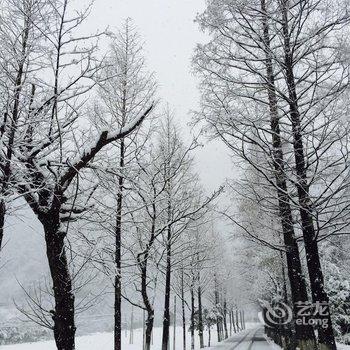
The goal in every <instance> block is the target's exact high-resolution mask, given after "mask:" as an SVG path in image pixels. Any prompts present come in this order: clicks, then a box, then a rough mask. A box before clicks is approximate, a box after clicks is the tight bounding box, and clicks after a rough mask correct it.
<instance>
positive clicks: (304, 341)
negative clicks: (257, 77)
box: [261, 0, 315, 349]
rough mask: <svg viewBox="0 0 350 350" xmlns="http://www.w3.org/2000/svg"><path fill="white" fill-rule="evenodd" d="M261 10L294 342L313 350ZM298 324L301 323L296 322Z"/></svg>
mask: <svg viewBox="0 0 350 350" xmlns="http://www.w3.org/2000/svg"><path fill="white" fill-rule="evenodd" d="M261 10H262V14H263V30H264V45H265V51H266V72H267V81H268V86H267V89H268V99H269V107H270V115H271V121H270V125H271V131H272V143H273V149H274V152H273V158H274V167H275V174H276V175H275V178H276V184H277V196H278V205H279V213H280V217H281V221H282V232H283V241H284V245H285V247H286V260H287V270H288V278H289V282H290V286H291V293H292V304H293V314H294V318H295V331H296V342H297V344H298V345H299V347H300V349H308V348H314V347H315V335H314V332H313V329H312V327H311V326H308V325H303V322H302V320H301V319H300V317H299V316H298V308H297V305H298V304H297V303H298V302H307V301H308V296H307V289H306V282H305V279H304V276H303V273H302V267H301V259H300V254H299V248H298V244H297V242H296V239H295V232H294V226H293V216H292V209H291V206H290V200H289V197H288V188H287V181H286V175H285V168H284V154H283V149H282V140H281V132H280V122H279V114H278V104H277V96H276V88H275V77H274V72H273V64H272V57H271V48H270V34H269V25H268V15H267V9H266V1H265V0H261ZM299 321H300V322H299Z"/></svg>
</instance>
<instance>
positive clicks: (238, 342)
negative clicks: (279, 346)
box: [213, 328, 276, 350]
mask: <svg viewBox="0 0 350 350" xmlns="http://www.w3.org/2000/svg"><path fill="white" fill-rule="evenodd" d="M214 349H215V350H273V349H276V347H274V346H272V345H270V344H268V343H267V341H266V339H265V337H264V331H263V328H255V329H250V330H247V331H245V332H242V333H240V334H237V335H235V336H234V337H232V338H230V339H228V340H226V341H225V342H222V343H221V344H220V345H218V346H217V347H215V348H213V350H214Z"/></svg>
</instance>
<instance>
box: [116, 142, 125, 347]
mask: <svg viewBox="0 0 350 350" xmlns="http://www.w3.org/2000/svg"><path fill="white" fill-rule="evenodd" d="M124 154H125V145H124V140H121V142H120V154H119V157H120V158H119V167H120V169H123V168H124V156H125V155H124ZM123 187H124V177H123V176H122V175H121V176H119V177H118V194H117V216H116V227H115V261H114V263H115V281H114V350H121V346H122V345H121V344H122V312H121V305H122V296H121V294H122V281H121V280H122V276H121V273H122V271H121V240H122V208H123Z"/></svg>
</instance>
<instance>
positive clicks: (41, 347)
mask: <svg viewBox="0 0 350 350" xmlns="http://www.w3.org/2000/svg"><path fill="white" fill-rule="evenodd" d="M254 327H256V324H253V323H252V324H248V325H247V328H249V329H250V328H254ZM244 332H247V331H244ZM211 333H212V345H215V344H217V339H216V332H215V328H214V327H213V329H212V332H211ZM142 337H143V336H142V329H136V330H134V344H129V331H128V332H124V331H123V350H141V349H142ZM170 337H171V342H170V349H171V350H173V349H174V347H173V328H171V329H170ZM161 339H162V328H160V327H159V328H155V329H154V343H153V346H152V349H154V350H160V349H161ZM190 340H191V339H190V333H189V332H188V333H187V348H188V349H190ZM204 344H205V346H207V345H208V332H207V331H206V332H205V333H204ZM231 346H232V344H231ZM195 348H196V349H199V339H198V335H197V334H196V338H195ZM96 349H98V350H113V333H96V334H92V335H87V336H81V337H77V339H76V350H96ZM207 349H208V350H209V349H211V348H207ZM0 350H56V347H55V343H54V341H43V342H37V343H27V344H14V345H3V346H0ZM175 350H182V328H181V327H177V328H176V336H175ZM243 350H244V349H243Z"/></svg>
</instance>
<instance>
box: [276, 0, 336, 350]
mask: <svg viewBox="0 0 350 350" xmlns="http://www.w3.org/2000/svg"><path fill="white" fill-rule="evenodd" d="M288 8H289V0H283V2H282V17H283V18H282V23H283V36H284V53H285V65H284V67H285V77H286V82H287V86H288V94H289V108H290V116H291V121H292V130H293V147H294V157H295V167H296V172H297V175H298V183H297V191H298V198H299V206H300V208H299V210H300V217H301V225H302V231H303V238H304V245H305V253H306V261H307V267H308V272H309V277H310V285H311V292H312V299H313V302H314V303H321V304H324V305H325V308H326V312H325V314H326V315H323V314H322V315H318V317H319V319H320V320H321V321H322V322H321V325H319V326H318V342H319V347H320V350H336V343H335V339H334V332H333V327H332V320H331V316H330V308H329V299H328V295H327V292H326V291H325V288H324V277H323V272H322V267H321V262H320V256H319V252H318V243H317V235H316V232H315V228H314V222H313V217H312V215H311V213H312V201H311V198H310V195H309V187H308V181H307V173H306V164H305V155H304V144H303V138H302V133H301V117H300V113H299V106H298V97H297V92H296V86H295V78H294V68H293V55H292V51H291V46H290V33H289V25H288Z"/></svg>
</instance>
